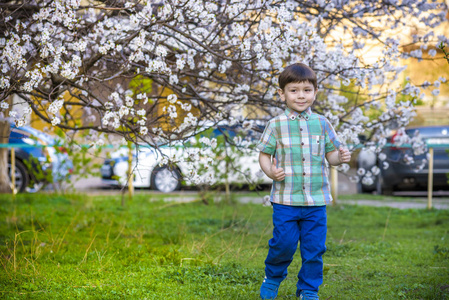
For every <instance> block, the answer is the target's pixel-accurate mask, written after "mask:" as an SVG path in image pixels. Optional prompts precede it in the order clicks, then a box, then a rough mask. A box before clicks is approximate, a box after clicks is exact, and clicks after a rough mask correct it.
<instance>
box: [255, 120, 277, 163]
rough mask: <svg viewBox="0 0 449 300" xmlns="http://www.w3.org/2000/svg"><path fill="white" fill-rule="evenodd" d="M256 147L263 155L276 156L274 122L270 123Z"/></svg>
mask: <svg viewBox="0 0 449 300" xmlns="http://www.w3.org/2000/svg"><path fill="white" fill-rule="evenodd" d="M256 147H257V149H259V150H260V151H261V152H263V153H267V154H270V155H274V154H275V152H276V137H275V135H274V125H273V122H268V124H267V126H266V127H265V130H264V132H263V133H262V136H261V137H260V140H259V142H258V143H257V146H256Z"/></svg>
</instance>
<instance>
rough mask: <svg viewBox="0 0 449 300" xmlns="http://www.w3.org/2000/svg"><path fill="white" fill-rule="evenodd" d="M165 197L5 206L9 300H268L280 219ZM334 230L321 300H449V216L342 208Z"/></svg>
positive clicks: (251, 209) (48, 197)
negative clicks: (267, 264)
mask: <svg viewBox="0 0 449 300" xmlns="http://www.w3.org/2000/svg"><path fill="white" fill-rule="evenodd" d="M165 197H170V198H173V195H170V196H164V195H160V194H151V193H139V194H138V195H136V196H135V199H134V200H133V201H131V202H128V204H127V206H126V207H125V208H123V207H121V206H120V196H116V197H114V196H87V195H58V194H54V195H52V194H23V195H18V196H17V199H16V200H15V201H13V200H12V198H11V196H9V195H0V251H1V263H2V270H3V272H0V298H4V299H69V298H71V299H245V300H246V299H258V290H259V286H260V283H261V281H262V280H263V276H264V271H263V269H264V259H265V257H266V254H267V250H268V246H267V243H268V239H269V238H270V236H271V230H272V225H271V212H272V209H271V208H270V207H263V206H262V205H258V204H238V203H233V204H224V203H213V202H210V203H209V205H205V204H204V203H203V202H201V201H197V202H191V203H173V202H170V203H167V202H164V201H163V199H164V198H165ZM328 227H329V230H328V238H327V246H328V251H327V252H326V254H325V257H324V261H325V268H324V272H325V277H324V284H323V286H322V287H321V289H320V298H321V299H449V269H448V268H449V234H448V231H449V211H447V210H431V211H427V210H396V209H390V208H374V207H365V206H350V205H340V206H336V207H328ZM299 267H300V257H299V253H298V255H296V257H295V260H294V261H293V263H292V265H291V266H290V268H289V272H290V274H289V276H288V277H287V279H286V280H285V281H284V282H283V283H282V285H281V288H280V292H279V296H278V299H296V298H295V296H294V294H295V284H296V273H297V272H298V271H299Z"/></svg>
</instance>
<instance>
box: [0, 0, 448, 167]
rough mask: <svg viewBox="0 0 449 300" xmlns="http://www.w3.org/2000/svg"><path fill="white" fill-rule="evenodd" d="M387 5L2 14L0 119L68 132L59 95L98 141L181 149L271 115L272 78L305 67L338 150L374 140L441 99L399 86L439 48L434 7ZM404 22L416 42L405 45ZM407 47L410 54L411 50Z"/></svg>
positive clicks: (73, 0)
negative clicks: (14, 99) (20, 104)
mask: <svg viewBox="0 0 449 300" xmlns="http://www.w3.org/2000/svg"><path fill="white" fill-rule="evenodd" d="M397 3H398V1H381V0H376V1H367V0H348V1H340V0H326V1H324V0H312V1H308V3H307V5H299V4H298V1H293V0H286V1H271V0H249V1H237V0H231V1H228V2H227V3H226V5H221V4H220V2H211V1H206V0H170V1H168V0H162V1H159V2H154V1H150V0H144V1H128V2H126V3H124V4H122V2H117V3H115V2H114V3H108V4H107V5H106V4H105V6H104V7H102V6H101V7H100V6H98V5H97V3H96V2H94V1H89V0H88V1H83V4H82V3H81V1H80V0H56V1H50V0H36V1H29V5H28V6H23V7H21V8H19V9H18V10H14V9H12V8H11V9H9V10H8V9H5V10H3V11H1V12H0V14H1V15H2V17H3V19H4V25H2V26H4V27H2V28H4V30H3V31H4V37H3V38H0V90H1V91H0V109H1V110H2V111H3V110H5V111H6V110H8V109H10V108H9V107H8V106H7V105H6V102H5V99H6V98H7V97H9V96H10V95H12V94H14V93H16V94H20V96H21V98H23V99H25V100H26V101H27V103H28V104H29V105H30V106H31V107H32V108H33V110H35V111H40V112H41V113H42V114H40V115H41V116H43V117H44V118H45V120H46V121H47V122H49V123H51V124H53V125H54V126H57V125H59V124H61V123H63V124H64V125H65V126H66V127H70V126H73V125H71V124H80V122H73V121H75V120H73V118H74V117H73V116H72V115H67V116H65V117H64V118H62V116H61V108H62V107H63V106H64V103H66V102H69V101H70V102H74V100H73V99H71V98H70V97H67V96H65V97H60V96H63V95H67V94H70V96H71V97H72V98H76V101H75V102H76V105H78V106H81V107H82V108H83V112H84V113H85V114H86V116H85V120H83V121H84V122H92V123H95V124H97V125H98V128H97V130H98V131H99V132H115V133H116V134H119V135H122V136H127V137H128V138H130V137H137V138H134V140H136V141H137V140H140V141H146V140H147V138H148V137H149V138H150V140H152V141H154V140H159V141H162V140H173V139H184V138H187V137H188V135H189V133H191V132H194V130H192V129H194V128H195V127H197V126H199V124H201V123H202V122H205V121H213V122H219V121H221V120H227V121H228V122H229V124H234V123H240V124H241V125H242V124H244V127H245V128H251V123H250V121H249V120H248V119H255V118H256V119H263V120H267V119H269V118H271V117H272V116H274V115H275V114H277V113H279V111H281V109H280V106H281V105H280V103H279V99H278V98H277V96H276V95H277V88H278V85H277V77H278V75H279V73H280V72H282V70H283V69H284V68H285V67H286V66H287V65H289V64H292V63H296V62H303V63H305V64H307V65H310V66H311V67H312V68H313V69H314V70H315V71H316V72H317V76H318V84H319V90H320V94H319V97H318V99H317V103H316V109H317V110H318V112H319V113H322V114H323V115H325V116H326V117H327V118H328V119H329V120H330V122H331V123H332V124H333V125H334V126H335V127H336V128H337V130H338V134H339V137H340V139H341V140H342V141H343V142H344V143H345V144H348V145H349V146H350V145H351V144H358V143H359V142H360V140H359V135H360V134H361V133H365V132H370V133H372V136H373V139H375V140H378V141H383V140H384V139H385V136H387V135H388V134H389V132H390V130H391V129H397V128H401V127H404V126H406V125H407V124H408V122H409V121H410V120H411V119H412V118H413V117H414V116H415V109H414V102H415V101H417V99H419V98H420V97H422V94H423V89H425V88H430V87H431V88H432V91H431V93H432V95H434V96H438V95H439V93H440V88H441V86H442V85H444V84H447V82H446V79H445V78H443V77H442V78H440V79H439V80H437V81H434V82H433V83H430V82H429V83H423V84H413V83H412V82H411V81H408V82H407V83H406V84H405V85H402V82H398V81H397V79H398V78H399V76H400V74H401V73H402V72H403V71H404V70H405V66H403V65H401V63H400V59H401V58H409V57H413V58H416V59H418V60H421V59H422V58H423V55H424V54H425V53H428V54H429V56H431V57H435V58H437V56H438V53H437V52H436V50H435V49H436V45H439V44H443V45H448V44H449V40H448V38H447V37H444V36H441V35H438V34H436V33H434V32H433V28H434V27H436V26H437V25H438V24H440V23H441V22H443V21H444V20H445V13H446V9H447V7H446V6H445V4H444V3H442V2H429V1H425V0H419V1H415V0H402V1H400V5H398V4H397ZM29 7H31V9H30V10H29V11H21V10H26V9H29ZM94 7H95V8H94ZM317 11H319V12H320V14H316V12H317ZM402 20H404V21H402ZM335 24H341V26H340V25H335ZM408 24H413V25H414V26H415V27H416V28H423V32H417V33H414V34H413V35H412V34H410V35H408V36H403V35H401V34H400V33H401V32H407V30H406V29H407V27H408ZM386 29H388V30H386ZM392 32H395V33H398V34H394V35H392V34H391V33H392ZM410 39H411V41H410ZM405 43H415V44H416V45H417V47H415V48H414V49H413V50H412V51H409V52H407V51H405V50H404V47H402V45H403V44H405ZM373 46H375V47H377V48H378V49H380V50H379V51H378V52H377V53H376V57H375V58H374V59H372V60H370V61H368V59H367V58H365V55H364V53H366V52H367V51H368V49H370V48H372V47H373ZM145 80H146V81H145ZM136 82H137V83H136ZM139 82H144V83H142V84H140V83H139ZM396 82H398V83H397V84H396ZM348 95H356V96H355V97H353V98H351V96H348ZM52 99H56V100H52ZM399 99H401V101H400V100H399ZM378 111H381V113H380V115H379V117H377V118H375V119H373V117H372V116H373V115H377V113H376V112H378ZM25 113H31V109H29V110H26V111H24V112H23V113H20V114H18V113H17V112H13V111H11V114H10V116H11V117H13V118H15V119H17V120H19V119H22V118H23V116H24V114H25ZM161 120H163V122H161ZM161 123H164V124H166V125H164V126H162V125H161ZM61 125H62V124H61ZM76 126H78V125H75V126H74V127H73V129H75V130H76V129H77V127H76ZM125 129H126V130H125ZM186 133H187V136H186ZM414 145H415V144H414ZM416 147H417V148H418V149H420V145H419V143H416ZM370 172H371V173H373V171H372V170H370Z"/></svg>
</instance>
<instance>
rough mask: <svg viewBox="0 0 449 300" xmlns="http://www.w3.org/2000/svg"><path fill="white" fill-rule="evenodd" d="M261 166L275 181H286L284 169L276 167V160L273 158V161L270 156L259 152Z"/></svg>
mask: <svg viewBox="0 0 449 300" xmlns="http://www.w3.org/2000/svg"><path fill="white" fill-rule="evenodd" d="M259 164H260V168H261V169H262V171H263V172H264V173H265V174H266V175H267V176H268V177H270V178H271V179H273V180H274V181H282V180H284V179H285V173H284V169H282V168H278V167H276V158H274V157H273V161H271V155H270V154H267V153H264V152H262V151H261V152H259Z"/></svg>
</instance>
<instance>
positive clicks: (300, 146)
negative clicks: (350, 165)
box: [257, 63, 351, 300]
mask: <svg viewBox="0 0 449 300" xmlns="http://www.w3.org/2000/svg"><path fill="white" fill-rule="evenodd" d="M279 87H280V88H279V90H278V93H279V96H280V97H281V100H282V101H285V103H286V105H287V108H286V110H285V112H284V113H283V114H281V115H279V116H277V117H275V118H273V119H271V120H270V121H269V122H268V124H267V126H266V128H265V131H264V133H263V135H262V137H261V139H260V141H259V144H258V145H257V148H258V149H259V150H260V154H259V164H260V167H261V168H262V170H263V171H264V173H265V174H267V176H268V177H270V178H271V179H273V186H272V189H271V197H270V198H271V199H270V201H271V203H272V205H273V225H274V228H273V238H272V239H270V241H269V243H268V244H269V251H268V256H267V259H266V260H265V266H266V267H265V279H264V281H263V283H262V286H261V288H260V296H261V298H262V299H275V298H276V296H277V293H278V288H279V285H280V283H281V281H282V280H284V279H285V277H287V267H288V266H289V265H290V263H291V262H292V259H293V255H294V254H295V252H296V248H297V246H298V241H299V242H300V251H301V259H302V266H301V270H300V271H299V274H298V283H297V291H296V296H297V297H300V299H304V300H306V299H318V287H319V286H320V285H321V284H322V282H323V260H322V255H323V254H324V252H325V251H326V246H325V241H326V232H327V227H326V204H329V203H331V202H332V197H331V195H330V187H329V180H328V175H327V169H326V166H325V160H324V159H325V158H326V159H327V161H328V162H329V164H330V165H333V166H337V165H340V164H342V163H347V162H349V161H350V159H351V154H350V152H349V151H348V150H347V149H344V148H343V147H341V144H340V142H339V141H338V139H337V135H336V133H335V131H334V129H333V127H332V125H331V124H330V123H329V121H328V120H327V119H326V118H325V117H324V116H321V115H319V114H316V113H313V112H312V110H311V108H310V107H311V106H312V104H313V102H314V101H315V97H316V94H317V78H316V75H315V72H314V71H313V70H312V69H311V68H309V67H308V66H306V65H304V64H302V63H297V64H293V65H291V66H289V67H287V68H286V69H285V70H284V71H283V72H282V73H281V74H280V75H279ZM271 158H273V159H271Z"/></svg>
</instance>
